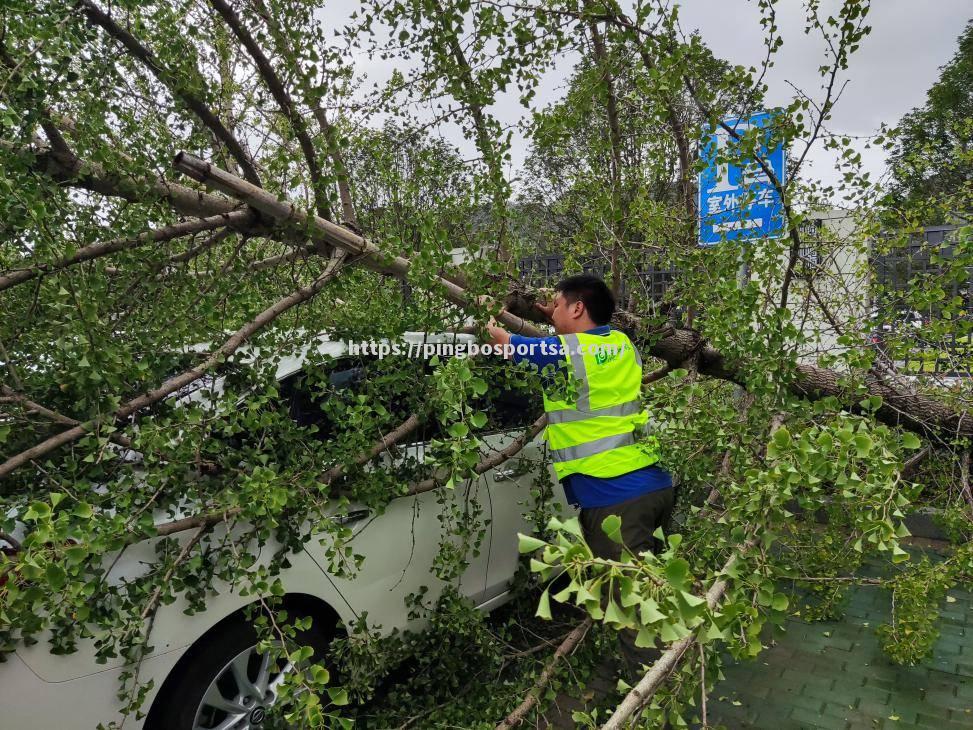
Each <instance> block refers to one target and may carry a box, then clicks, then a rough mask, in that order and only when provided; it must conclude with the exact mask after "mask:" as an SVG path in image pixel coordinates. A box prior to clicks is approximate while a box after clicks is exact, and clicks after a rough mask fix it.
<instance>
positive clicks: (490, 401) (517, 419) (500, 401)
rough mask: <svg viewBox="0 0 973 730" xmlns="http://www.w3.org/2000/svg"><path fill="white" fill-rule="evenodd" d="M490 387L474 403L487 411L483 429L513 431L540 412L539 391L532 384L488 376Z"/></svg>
mask: <svg viewBox="0 0 973 730" xmlns="http://www.w3.org/2000/svg"><path fill="white" fill-rule="evenodd" d="M489 382H490V390H489V391H488V392H487V394H486V395H485V396H483V399H482V402H481V403H479V404H477V408H478V409H479V410H482V411H484V412H485V413H486V414H487V425H486V430H487V431H514V430H520V429H523V428H527V427H528V426H529V425H530V424H531V423H533V422H534V421H536V420H537V419H538V418H539V417H540V415H541V413H543V412H544V404H543V400H542V398H541V395H540V392H538V391H537V389H536V388H531V387H529V386H524V385H522V384H521V385H520V386H519V387H516V386H515V385H514V384H513V383H512V382H510V381H507V380H506V378H503V377H493V378H491V379H490V381H489Z"/></svg>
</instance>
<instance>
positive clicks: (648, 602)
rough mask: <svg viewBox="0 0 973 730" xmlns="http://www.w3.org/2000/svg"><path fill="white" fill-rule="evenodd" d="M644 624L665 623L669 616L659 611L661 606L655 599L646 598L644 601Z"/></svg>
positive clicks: (641, 609) (641, 613)
mask: <svg viewBox="0 0 973 730" xmlns="http://www.w3.org/2000/svg"><path fill="white" fill-rule="evenodd" d="M639 615H640V616H641V618H642V623H643V624H654V623H656V622H657V621H664V620H665V619H666V618H668V616H666V615H665V614H664V613H662V612H661V611H659V604H658V603H656V601H655V599H654V598H646V599H645V600H644V601H642V605H641V607H640V614H639Z"/></svg>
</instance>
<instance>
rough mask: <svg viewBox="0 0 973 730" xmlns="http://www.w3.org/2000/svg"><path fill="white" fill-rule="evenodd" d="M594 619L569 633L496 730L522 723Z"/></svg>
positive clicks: (583, 622)
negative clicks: (525, 694)
mask: <svg viewBox="0 0 973 730" xmlns="http://www.w3.org/2000/svg"><path fill="white" fill-rule="evenodd" d="M591 624H592V620H591V617H590V616H588V617H587V618H586V619H585V620H584V621H582V622H581V623H580V624H578V625H577V626H576V627H575V629H574V631H572V632H571V633H570V634H568V635H567V638H565V639H564V641H562V642H561V644H560V646H558V648H557V650H556V651H555V652H554V656H552V657H551V660H550V661H549V662H548V663H547V666H545V667H544V671H543V672H541V675H540V676H539V677H538V678H537V681H536V682H534V686H533V687H531V688H530V692H528V694H527V697H526V698H524V701H523V702H521V703H520V705H518V706H517V708H516V709H515V710H514V711H513V712H511V713H510V714H509V715H507V716H506V717H505V718H504V719H503V721H502V722H500V724H498V725H497V727H496V730H505V728H510V727H517V726H518V725H520V724H521V723H522V722H523V721H524V719H525V718H526V717H527V713H528V712H530V710H531V708H532V707H533V706H534V705H536V704H537V700H538V698H539V697H540V695H541V693H542V692H543V691H544V688H545V687H547V685H548V683H550V681H551V677H553V676H554V670H555V669H556V668H557V664H558V662H559V661H561V659H562V658H563V657H565V656H567V655H568V654H570V653H571V652H572V651H574V649H575V648H576V647H577V646H578V644H580V643H581V641H582V640H583V639H584V637H585V636H586V635H587V634H588V629H590V628H591Z"/></svg>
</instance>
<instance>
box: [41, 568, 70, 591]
mask: <svg viewBox="0 0 973 730" xmlns="http://www.w3.org/2000/svg"><path fill="white" fill-rule="evenodd" d="M44 573H45V575H46V576H47V582H48V584H49V585H50V586H51V588H52V589H53V590H55V591H59V590H61V589H62V588H64V583H65V581H66V580H67V577H68V576H67V573H65V572H64V568H62V567H61V566H60V565H57V564H56V563H48V565H47V570H45V571H44Z"/></svg>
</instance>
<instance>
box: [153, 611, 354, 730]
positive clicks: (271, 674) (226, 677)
mask: <svg viewBox="0 0 973 730" xmlns="http://www.w3.org/2000/svg"><path fill="white" fill-rule="evenodd" d="M289 614H290V615H291V616H293V617H295V618H297V617H300V618H303V617H305V616H307V615H308V613H307V612H305V611H300V610H296V611H295V610H291V611H289ZM312 618H313V620H312V623H311V628H310V629H308V630H306V631H299V632H298V633H297V637H296V641H297V642H298V643H299V644H300V645H302V646H310V647H312V648H313V649H314V654H313V656H312V661H315V662H317V661H322V660H323V659H324V658H325V657H326V655H327V651H328V647H329V646H330V644H331V641H332V639H333V638H334V636H335V627H334V626H329V625H327V624H326V623H325V622H322V621H321V620H320V618H319V617H316V616H312ZM256 646H257V632H256V630H255V629H254V627H253V625H252V623H251V622H250V621H248V620H247V618H246V617H245V616H244V615H242V614H237V615H234V616H231V617H229V618H227V619H225V620H224V621H222V622H220V623H219V624H217V625H216V626H215V627H213V629H211V630H210V632H209V633H207V634H206V635H205V636H203V637H202V638H201V639H200V640H199V641H197V642H196V643H195V644H194V645H193V646H192V647H190V649H189V650H188V651H187V652H186V654H185V655H184V656H183V657H182V658H181V659H180V660H179V662H178V663H177V664H176V666H175V668H174V669H173V670H172V672H171V673H170V675H169V677H168V678H167V679H166V681H165V683H164V684H163V686H162V689H161V690H160V691H159V694H158V696H157V697H156V699H155V702H153V703H152V709H151V711H150V712H149V715H148V717H147V718H146V723H145V730H210V729H211V728H217V727H220V725H221V724H223V723H225V721H226V720H227V719H229V717H231V714H232V716H239V717H240V721H239V722H237V724H234V725H232V727H233V730H256V729H257V728H261V727H264V724H263V723H264V720H265V719H267V712H266V710H267V708H269V707H271V706H272V705H273V704H274V702H276V699H277V697H276V693H275V692H274V691H273V689H274V687H275V686H276V682H275V680H277V681H279V679H281V678H282V674H283V673H285V672H286V671H287V668H286V667H285V666H281V663H282V661H283V660H279V661H278V663H277V665H276V666H274V664H275V662H274V661H273V660H270V659H269V658H265V657H262V656H261V655H259V654H257V653H256ZM243 673H245V675H244V674H243ZM261 695H262V696H261Z"/></svg>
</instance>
